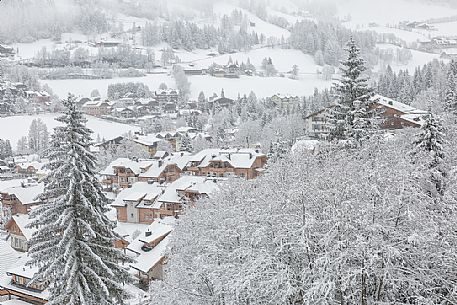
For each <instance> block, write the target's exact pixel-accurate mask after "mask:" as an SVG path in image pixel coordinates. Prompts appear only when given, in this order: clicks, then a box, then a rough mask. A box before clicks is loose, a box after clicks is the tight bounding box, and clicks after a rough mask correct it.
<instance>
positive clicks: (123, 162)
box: [100, 158, 154, 175]
mask: <svg viewBox="0 0 457 305" xmlns="http://www.w3.org/2000/svg"><path fill="white" fill-rule="evenodd" d="M153 162H154V161H153V160H141V161H134V160H130V159H129V158H118V159H116V160H114V161H112V162H111V163H110V164H109V165H108V166H107V167H106V168H105V169H104V170H103V171H101V172H100V174H101V175H115V172H114V168H115V167H125V168H129V169H130V170H131V171H132V172H133V173H135V174H137V175H138V174H139V173H141V171H142V170H144V169H145V168H147V167H148V166H150V165H151V164H152V163H153Z"/></svg>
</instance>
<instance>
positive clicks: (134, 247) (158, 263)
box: [126, 217, 175, 286]
mask: <svg viewBox="0 0 457 305" xmlns="http://www.w3.org/2000/svg"><path fill="white" fill-rule="evenodd" d="M174 223H175V219H174V218H173V217H166V218H164V219H158V220H156V221H154V222H153V223H152V224H151V225H149V226H148V228H147V229H146V230H145V231H144V232H142V233H141V234H140V235H139V236H138V237H137V238H136V239H135V240H133V241H132V242H131V243H130V244H129V245H128V247H127V249H126V250H127V251H126V253H127V255H129V256H131V257H132V258H133V259H134V260H135V263H132V264H130V268H131V269H132V271H133V272H132V273H133V274H134V275H135V276H137V277H138V279H139V280H140V284H142V285H145V286H147V285H149V282H150V281H151V280H154V279H159V280H162V279H163V266H164V265H165V264H166V260H167V258H166V256H165V250H166V248H167V246H168V242H169V238H168V235H169V234H170V233H171V232H172V231H173V227H174Z"/></svg>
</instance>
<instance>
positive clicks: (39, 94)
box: [24, 91, 51, 106]
mask: <svg viewBox="0 0 457 305" xmlns="http://www.w3.org/2000/svg"><path fill="white" fill-rule="evenodd" d="M24 95H25V98H27V99H28V100H30V101H32V102H34V103H37V104H42V105H46V106H49V105H50V104H51V96H50V95H49V93H47V92H46V91H24Z"/></svg>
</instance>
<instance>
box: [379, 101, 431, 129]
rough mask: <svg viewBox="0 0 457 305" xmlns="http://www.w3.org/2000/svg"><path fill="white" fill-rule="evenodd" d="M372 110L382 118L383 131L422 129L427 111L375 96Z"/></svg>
mask: <svg viewBox="0 0 457 305" xmlns="http://www.w3.org/2000/svg"><path fill="white" fill-rule="evenodd" d="M371 102H372V104H371V108H372V109H376V110H377V111H376V112H377V113H380V115H381V117H382V119H383V120H382V123H381V128H382V129H401V128H406V127H415V128H420V127H421V126H422V124H423V122H424V117H425V116H426V115H427V111H424V110H420V109H416V108H414V107H411V106H409V105H406V104H403V103H400V102H398V101H395V100H393V99H390V98H387V97H384V96H381V95H375V96H373V97H372V98H371Z"/></svg>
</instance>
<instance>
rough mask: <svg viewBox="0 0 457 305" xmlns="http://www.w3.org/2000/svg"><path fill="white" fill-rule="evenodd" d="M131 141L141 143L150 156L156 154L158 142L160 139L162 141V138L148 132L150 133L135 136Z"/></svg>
mask: <svg viewBox="0 0 457 305" xmlns="http://www.w3.org/2000/svg"><path fill="white" fill-rule="evenodd" d="M133 141H134V142H135V143H137V144H139V145H141V146H142V147H143V148H144V149H145V150H146V151H147V152H148V153H149V155H150V156H151V157H152V156H154V155H155V154H156V152H157V145H158V144H159V142H160V141H162V139H161V138H158V137H156V135H153V134H150V135H138V136H135V138H134V139H133Z"/></svg>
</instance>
